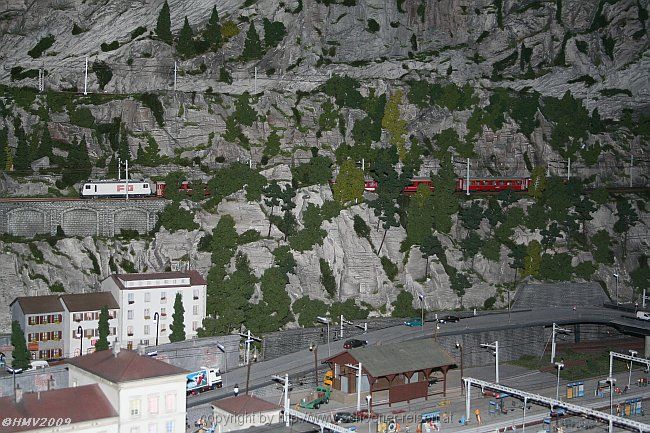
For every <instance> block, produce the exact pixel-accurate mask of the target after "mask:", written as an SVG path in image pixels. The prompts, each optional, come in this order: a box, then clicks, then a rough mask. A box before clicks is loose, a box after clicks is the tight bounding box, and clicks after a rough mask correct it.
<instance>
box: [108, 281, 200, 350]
mask: <svg viewBox="0 0 650 433" xmlns="http://www.w3.org/2000/svg"><path fill="white" fill-rule="evenodd" d="M102 290H103V291H107V292H111V293H112V294H113V296H114V297H115V299H116V300H117V303H118V306H119V312H118V315H119V323H120V329H119V330H118V332H119V337H118V339H119V341H121V342H122V345H123V346H124V347H126V348H128V349H133V348H136V347H137V346H138V345H140V344H142V345H144V346H151V345H155V344H164V343H169V335H170V334H171V329H170V325H171V324H172V314H173V313H174V300H175V298H176V294H177V293H180V294H181V296H182V299H183V307H184V309H185V314H184V324H185V338H186V339H191V338H195V337H196V334H197V333H196V330H197V329H198V328H200V327H201V326H202V324H203V319H204V318H205V309H206V282H205V279H204V278H203V277H202V276H201V274H199V273H198V272H197V271H193V270H191V271H187V272H162V273H152V274H113V275H111V276H109V277H108V278H106V279H105V280H104V281H102ZM156 340H157V341H156Z"/></svg>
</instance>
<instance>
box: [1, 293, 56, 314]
mask: <svg viewBox="0 0 650 433" xmlns="http://www.w3.org/2000/svg"><path fill="white" fill-rule="evenodd" d="M15 302H18V305H20V309H21V310H23V314H46V313H61V312H63V305H61V301H59V295H42V296H21V297H19V298H16V299H14V300H13V301H12V302H11V304H9V306H11V305H13V304H14V303H15Z"/></svg>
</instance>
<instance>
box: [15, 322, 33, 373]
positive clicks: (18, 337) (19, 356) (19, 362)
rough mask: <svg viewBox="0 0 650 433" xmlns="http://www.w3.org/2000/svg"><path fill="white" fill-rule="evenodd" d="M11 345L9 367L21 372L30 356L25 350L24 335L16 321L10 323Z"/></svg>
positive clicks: (26, 366)
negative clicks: (18, 369)
mask: <svg viewBox="0 0 650 433" xmlns="http://www.w3.org/2000/svg"><path fill="white" fill-rule="evenodd" d="M11 345H12V346H13V347H14V350H12V351H11V358H12V361H11V366H12V367H13V368H22V369H23V370H25V369H27V368H28V367H29V360H30V359H31V357H32V356H31V353H29V350H27V343H26V342H25V334H24V333H23V330H22V328H21V327H20V323H18V321H17V320H14V321H13V322H11Z"/></svg>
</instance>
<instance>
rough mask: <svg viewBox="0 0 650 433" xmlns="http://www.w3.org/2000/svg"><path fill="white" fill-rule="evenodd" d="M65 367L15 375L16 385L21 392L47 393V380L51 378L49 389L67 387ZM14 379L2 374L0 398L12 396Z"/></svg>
mask: <svg viewBox="0 0 650 433" xmlns="http://www.w3.org/2000/svg"><path fill="white" fill-rule="evenodd" d="M65 367H66V366H65V365H53V366H51V367H48V368H43V369H38V370H36V371H25V372H24V373H20V374H17V375H16V384H17V385H20V387H21V388H22V390H23V391H25V392H33V391H47V387H48V383H47V382H48V379H50V378H53V379H54V382H53V383H52V384H51V389H59V388H67V387H68V370H66V369H65ZM13 386H14V378H13V376H12V375H11V374H8V373H4V372H3V373H2V376H0V397H6V396H8V395H13V389H14V388H13Z"/></svg>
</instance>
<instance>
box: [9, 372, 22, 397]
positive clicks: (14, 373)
mask: <svg viewBox="0 0 650 433" xmlns="http://www.w3.org/2000/svg"><path fill="white" fill-rule="evenodd" d="M11 372H12V373H13V376H14V401H15V402H16V403H18V395H17V392H16V375H17V374H19V373H22V372H23V369H22V368H12V369H11Z"/></svg>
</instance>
